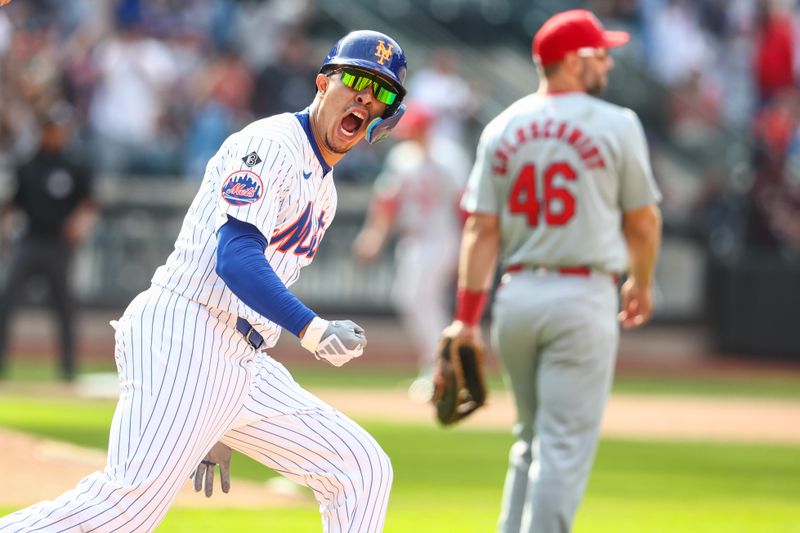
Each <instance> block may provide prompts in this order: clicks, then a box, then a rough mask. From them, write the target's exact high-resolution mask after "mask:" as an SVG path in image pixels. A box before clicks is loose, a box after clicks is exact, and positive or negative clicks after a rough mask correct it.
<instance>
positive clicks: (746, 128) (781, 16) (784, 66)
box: [591, 0, 800, 254]
mask: <svg viewBox="0 0 800 533" xmlns="http://www.w3.org/2000/svg"><path fill="white" fill-rule="evenodd" d="M591 4H593V5H594V9H595V11H596V12H597V13H598V14H599V15H600V16H601V17H604V18H605V19H606V20H617V21H619V22H620V23H621V24H624V25H625V26H627V27H629V28H630V29H631V30H632V31H634V33H635V34H636V36H637V37H638V39H637V41H638V42H639V43H641V56H640V57H641V62H642V65H644V66H645V68H646V69H647V70H648V71H649V72H650V73H651V74H652V76H653V77H654V78H655V80H656V81H657V82H658V83H659V84H660V85H662V86H663V88H664V89H665V96H664V102H663V110H664V118H665V121H664V126H665V130H666V131H665V133H666V136H665V138H664V139H661V140H662V141H664V143H665V144H668V145H669V146H670V147H671V148H673V149H674V150H675V151H676V152H677V153H678V154H680V155H681V156H682V157H683V159H684V160H685V161H686V162H687V163H689V164H690V165H691V166H692V168H695V169H696V171H697V172H698V175H699V178H700V186H701V187H700V188H701V190H700V191H699V194H697V196H696V199H697V202H696V203H695V204H694V205H692V206H689V207H690V209H691V210H692V213H691V214H690V216H689V217H688V219H689V222H691V223H694V227H695V229H701V230H704V231H707V232H708V235H706V236H707V237H708V238H709V244H710V246H711V247H712V250H716V251H717V252H720V253H725V252H727V251H729V248H730V247H731V246H732V245H733V242H734V239H732V238H731V237H730V235H729V233H730V232H732V231H736V232H737V233H738V234H739V236H740V239H739V240H740V241H741V244H743V245H744V246H745V247H746V248H747V249H748V250H750V251H758V250H780V251H782V252H786V251H789V252H791V253H793V254H796V253H797V252H800V85H798V82H800V9H798V5H797V2H796V1H794V0H636V1H635V0H596V1H593V2H591ZM646 126H647V124H646ZM658 149H659V145H658V143H656V145H655V150H658ZM662 183H663V180H662ZM663 185H664V187H665V190H667V191H669V189H670V184H668V183H665V184H663ZM731 195H736V198H731ZM715 232H716V235H715V234H714V233H715Z"/></svg>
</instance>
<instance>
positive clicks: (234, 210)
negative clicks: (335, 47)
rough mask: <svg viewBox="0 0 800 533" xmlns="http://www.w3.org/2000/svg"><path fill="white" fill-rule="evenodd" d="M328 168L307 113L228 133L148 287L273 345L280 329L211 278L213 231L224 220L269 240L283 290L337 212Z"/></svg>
mask: <svg viewBox="0 0 800 533" xmlns="http://www.w3.org/2000/svg"><path fill="white" fill-rule="evenodd" d="M336 201H337V198H336V189H335V187H334V184H333V170H332V169H330V168H329V167H327V165H325V163H324V160H323V159H322V157H321V155H319V151H318V148H317V146H316V144H315V142H314V140H313V135H312V134H311V131H310V128H309V127H308V114H307V111H306V112H304V113H298V114H293V113H284V114H281V115H275V116H273V117H269V118H265V119H262V120H258V121H256V122H253V123H251V124H249V125H248V126H246V127H245V128H244V129H242V130H241V131H239V132H237V133H234V134H233V135H231V136H230V137H229V138H228V139H227V140H226V141H225V142H224V143H223V144H222V146H221V147H220V149H219V151H218V152H217V153H216V155H215V156H214V157H213V158H212V159H211V160H210V161H209V162H208V166H207V167H206V173H205V177H204V178H203V183H202V185H201V187H200V190H199V192H198V193H197V195H196V196H195V198H194V201H193V202H192V205H191V207H190V208H189V212H188V213H187V214H186V217H185V219H184V221H183V227H182V228H181V231H180V234H179V235H178V239H177V240H176V241H175V250H174V251H173V252H172V254H170V256H169V258H168V259H167V262H166V263H165V264H164V265H163V266H161V267H159V268H158V269H157V270H156V272H155V274H154V275H153V279H152V282H153V284H154V285H158V286H160V287H163V288H165V289H167V290H170V291H172V292H176V293H178V294H181V295H182V296H184V297H186V298H189V299H191V300H194V301H196V302H198V303H200V304H202V305H205V306H207V307H210V308H213V309H220V310H223V311H226V312H228V313H231V314H234V315H238V316H241V317H244V318H245V319H247V321H248V322H250V324H252V325H253V327H255V328H256V329H257V330H258V331H259V333H261V335H262V336H263V337H264V346H263V347H264V348H270V347H272V346H274V345H275V343H276V342H277V340H278V336H279V335H280V330H281V328H280V327H279V326H278V325H277V324H275V323H273V322H271V321H269V320H268V319H267V318H265V317H263V316H262V315H260V314H259V313H257V312H256V311H254V310H253V309H251V308H250V307H248V306H247V305H245V304H244V303H243V302H242V301H241V300H240V299H239V298H238V297H237V296H236V295H235V294H234V293H233V292H232V291H231V290H230V289H229V288H228V287H227V286H226V285H225V282H224V281H223V280H222V279H221V278H220V277H219V276H218V275H217V274H216V271H215V267H216V252H217V237H216V233H217V230H218V229H219V228H220V227H222V226H223V225H224V224H225V222H226V221H227V219H228V216H231V217H233V218H236V219H238V220H240V221H242V222H247V223H250V224H253V225H254V226H256V227H257V228H258V229H259V231H261V233H262V234H263V235H264V236H265V237H266V238H267V239H268V241H269V245H268V246H267V249H266V251H265V255H266V258H267V260H268V261H269V264H270V266H271V267H272V269H273V270H274V271H275V273H276V274H278V276H279V277H280V279H281V280H282V281H283V283H284V284H285V285H286V286H287V287H288V286H290V285H291V284H292V283H294V282H295V281H296V280H297V278H298V276H299V273H300V269H301V268H303V267H304V266H307V265H308V264H310V263H311V261H312V260H313V258H314V254H315V253H316V251H317V247H318V246H319V244H320V242H321V241H322V237H323V235H324V234H325V231H326V230H327V228H328V227H330V224H331V222H332V221H333V217H334V214H335V212H336Z"/></svg>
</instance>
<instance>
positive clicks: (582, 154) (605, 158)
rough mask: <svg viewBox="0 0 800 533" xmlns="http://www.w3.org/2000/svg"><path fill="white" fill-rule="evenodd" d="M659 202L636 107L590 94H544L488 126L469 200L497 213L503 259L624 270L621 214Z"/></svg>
mask: <svg viewBox="0 0 800 533" xmlns="http://www.w3.org/2000/svg"><path fill="white" fill-rule="evenodd" d="M660 199H661V193H660V192H659V190H658V186H657V185H656V183H655V180H654V179H653V172H652V170H651V168H650V158H649V156H648V150H647V142H646V140H645V137H644V130H643V128H642V125H641V123H640V122H639V119H638V117H637V116H636V114H635V113H634V112H633V111H631V110H630V109H625V108H622V107H620V106H617V105H614V104H611V103H608V102H604V101H603V100H600V99H598V98H595V97H593V96H590V95H588V94H584V93H578V92H570V93H560V94H538V93H537V94H532V95H529V96H526V97H525V98H522V99H520V100H518V101H517V102H516V103H514V104H512V105H511V106H510V107H509V108H508V109H506V110H505V111H504V112H503V113H501V114H500V115H499V116H497V118H495V119H494V120H493V121H492V122H490V123H489V124H488V125H487V126H486V128H485V129H484V130H483V134H482V135H481V140H480V143H479V145H478V152H477V157H476V160H475V166H474V167H473V169H472V173H471V175H470V178H469V181H468V183H467V190H466V192H465V193H464V197H463V200H462V207H463V208H464V209H465V210H466V211H468V212H472V213H492V214H497V215H498V216H499V217H500V222H501V228H502V242H501V254H502V260H503V264H504V265H506V266H507V265H509V264H524V265H531V266H533V265H540V266H566V267H575V266H589V267H591V268H593V269H597V270H599V271H603V272H622V271H624V270H625V268H626V260H627V249H626V245H625V240H624V238H623V235H622V231H621V223H622V212H623V211H627V210H632V209H636V208H638V207H643V206H645V205H648V204H653V203H656V202H658V201H659V200H660Z"/></svg>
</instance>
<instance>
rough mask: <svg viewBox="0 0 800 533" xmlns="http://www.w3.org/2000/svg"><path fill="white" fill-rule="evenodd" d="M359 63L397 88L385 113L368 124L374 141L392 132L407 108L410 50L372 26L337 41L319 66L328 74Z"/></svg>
mask: <svg viewBox="0 0 800 533" xmlns="http://www.w3.org/2000/svg"><path fill="white" fill-rule="evenodd" d="M343 66H351V67H358V68H361V69H364V70H368V71H370V72H374V73H375V74H376V75H378V76H380V77H381V78H383V79H384V80H386V81H387V82H388V83H389V84H391V85H392V86H393V87H394V88H395V89H397V94H398V98H396V99H395V102H394V103H393V104H392V105H391V106H390V107H389V108H388V109H387V110H386V112H385V113H384V115H383V117H381V118H380V119H375V120H373V121H372V123H371V124H370V125H369V127H368V128H367V142H369V143H370V144H372V143H374V142H377V141H380V140H381V139H384V138H386V137H387V136H388V134H389V132H390V131H391V130H392V128H394V126H396V125H397V123H398V122H399V121H400V117H402V116H403V113H404V112H405V106H404V105H403V104H402V101H403V97H404V96H405V95H406V89H405V87H403V81H405V79H406V69H407V64H406V54H405V53H404V52H403V49H402V48H400V45H399V44H397V42H396V41H395V40H394V39H392V38H391V37H389V36H388V35H385V34H383V33H380V32H377V31H371V30H358V31H353V32H350V33H348V34H347V35H345V36H344V37H342V38H341V39H339V41H338V42H337V43H336V44H334V45H333V48H331V51H330V52H328V56H327V57H326V58H325V61H324V62H323V63H322V67H321V68H320V69H319V71H320V73H321V74H328V73H329V72H331V71H333V70H336V69H337V68H338V67H343Z"/></svg>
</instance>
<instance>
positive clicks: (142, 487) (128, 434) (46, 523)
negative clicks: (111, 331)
mask: <svg viewBox="0 0 800 533" xmlns="http://www.w3.org/2000/svg"><path fill="white" fill-rule="evenodd" d="M235 323H236V317H235V316H232V315H229V314H227V313H220V312H219V311H217V312H212V311H211V310H210V309H209V308H207V307H204V306H202V305H199V304H197V303H196V302H193V301H191V300H188V299H185V298H183V297H181V296H178V295H177V294H174V293H171V292H169V291H166V290H162V289H159V288H157V287H151V288H150V289H149V290H147V291H145V292H143V293H142V294H140V295H139V296H137V297H136V298H135V299H134V301H133V302H132V303H131V304H130V305H129V306H128V309H127V310H126V311H125V314H124V315H123V317H122V318H121V319H120V320H119V323H118V324H117V327H116V330H117V331H116V348H115V358H116V361H117V368H118V371H119V379H120V386H121V393H120V399H119V403H118V404H117V409H116V412H115V413H114V418H113V420H112V423H111V432H110V435H109V446H108V462H107V464H106V468H105V470H103V471H102V472H94V473H93V474H90V475H89V476H87V477H85V478H84V479H83V480H81V481H80V482H79V483H78V485H77V486H76V487H75V488H74V489H72V490H70V491H68V492H66V493H64V494H62V495H61V496H60V497H58V498H57V499H55V500H53V501H43V502H40V503H38V504H35V505H32V506H30V507H27V508H25V509H22V510H20V511H17V512H15V513H13V514H11V515H8V516H7V517H5V518H2V519H0V532H2V533H11V532H14V533H22V532H25V533H29V532H53V533H55V532H79V531H80V532H89V531H95V532H108V531H115V532H143V531H152V530H153V529H155V527H156V526H157V525H158V524H159V522H160V521H161V520H162V519H163V517H164V515H165V514H166V512H167V510H168V508H169V506H170V504H171V503H172V501H173V499H174V498H175V496H176V495H177V493H178V491H179V490H180V488H181V486H182V485H183V484H184V483H186V481H187V478H188V476H189V474H190V473H191V472H192V471H193V470H194V469H195V467H196V466H197V464H198V463H199V461H200V460H201V459H202V458H203V457H204V456H205V454H206V453H208V451H209V450H210V449H211V447H212V446H213V445H214V443H215V442H217V441H218V440H222V441H223V442H224V443H225V444H227V445H228V446H230V447H232V448H234V449H236V450H239V451H241V452H242V453H245V454H247V455H249V456H250V457H252V458H254V459H256V460H257V461H260V462H261V463H263V464H265V465H267V466H268V467H270V468H272V469H273V470H275V471H276V472H279V473H281V474H283V475H284V476H286V477H287V478H289V479H291V480H293V481H296V482H298V483H301V484H303V485H305V486H307V487H309V488H311V490H312V491H313V492H314V495H315V497H316V499H317V501H318V502H319V504H320V512H321V513H322V524H323V531H326V532H331V533H333V532H337V533H338V532H351V533H368V532H376V531H382V529H383V523H384V519H385V516H386V506H387V504H388V499H389V491H390V489H391V484H392V475H393V474H392V466H391V463H390V462H389V458H388V457H387V456H386V454H385V453H384V452H383V450H382V449H381V448H380V446H379V445H378V443H377V442H375V440H374V439H373V438H372V437H371V436H370V435H369V434H368V433H367V432H366V431H364V430H363V429H362V428H361V427H360V426H358V425H357V424H356V423H355V422H353V421H352V420H350V419H349V418H347V417H346V416H344V415H343V414H341V413H340V412H338V411H337V410H335V409H334V408H332V407H330V406H329V405H327V404H325V403H324V402H323V401H321V400H320V399H318V398H316V397H315V396H314V395H312V394H311V393H309V392H308V391H306V390H304V389H303V388H302V387H300V385H298V384H297V383H296V382H295V381H294V379H293V378H292V376H291V375H290V374H289V372H288V371H287V370H286V369H285V368H284V367H283V365H281V364H280V363H278V362H277V361H275V360H274V359H272V358H271V357H269V356H267V355H266V354H262V353H257V352H256V351H255V350H254V349H253V348H252V347H251V346H250V345H249V344H248V343H247V342H245V340H244V337H243V336H242V335H241V334H240V333H239V332H238V331H237V330H236V329H235ZM232 490H236V486H235V484H234V487H233V489H232Z"/></svg>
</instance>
